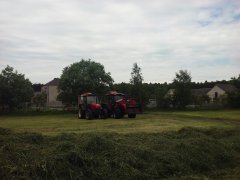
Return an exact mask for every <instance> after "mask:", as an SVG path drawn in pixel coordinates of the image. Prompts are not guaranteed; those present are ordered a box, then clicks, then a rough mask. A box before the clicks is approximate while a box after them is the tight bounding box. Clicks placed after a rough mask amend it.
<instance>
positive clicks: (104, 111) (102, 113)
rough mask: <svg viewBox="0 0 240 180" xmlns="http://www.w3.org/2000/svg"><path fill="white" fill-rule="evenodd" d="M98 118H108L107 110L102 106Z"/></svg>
mask: <svg viewBox="0 0 240 180" xmlns="http://www.w3.org/2000/svg"><path fill="white" fill-rule="evenodd" d="M100 118H101V119H106V118H108V111H107V109H106V108H103V109H102V110H101V113H100Z"/></svg>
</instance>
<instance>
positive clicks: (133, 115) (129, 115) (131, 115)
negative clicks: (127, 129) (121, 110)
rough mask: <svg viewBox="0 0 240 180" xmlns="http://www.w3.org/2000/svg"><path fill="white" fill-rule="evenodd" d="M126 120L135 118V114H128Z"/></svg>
mask: <svg viewBox="0 0 240 180" xmlns="http://www.w3.org/2000/svg"><path fill="white" fill-rule="evenodd" d="M128 118H136V114H128Z"/></svg>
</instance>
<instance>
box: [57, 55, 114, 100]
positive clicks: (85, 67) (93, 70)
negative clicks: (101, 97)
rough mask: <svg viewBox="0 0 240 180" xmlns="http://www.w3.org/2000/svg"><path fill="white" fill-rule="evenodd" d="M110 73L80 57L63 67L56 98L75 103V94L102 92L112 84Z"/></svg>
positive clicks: (101, 66) (97, 64) (100, 65)
mask: <svg viewBox="0 0 240 180" xmlns="http://www.w3.org/2000/svg"><path fill="white" fill-rule="evenodd" d="M112 83H113V79H112V77H111V75H110V73H106V72H105V70H104V66H103V65H102V64H100V63H96V62H94V61H91V60H90V59H89V60H84V59H82V60H81V61H80V62H77V63H73V64H71V65H70V66H67V67H65V68H64V69H63V72H62V75H61V78H60V82H59V89H60V94H59V96H58V99H59V100H61V101H62V102H63V103H64V104H76V102H77V96H78V95H79V94H81V93H84V92H92V93H97V94H103V93H104V92H106V90H108V88H109V87H110V86H111V85H112Z"/></svg>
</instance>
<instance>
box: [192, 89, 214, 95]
mask: <svg viewBox="0 0 240 180" xmlns="http://www.w3.org/2000/svg"><path fill="white" fill-rule="evenodd" d="M211 89H212V88H200V89H191V93H192V94H193V95H196V96H202V95H204V94H207V93H208V91H210V90H211Z"/></svg>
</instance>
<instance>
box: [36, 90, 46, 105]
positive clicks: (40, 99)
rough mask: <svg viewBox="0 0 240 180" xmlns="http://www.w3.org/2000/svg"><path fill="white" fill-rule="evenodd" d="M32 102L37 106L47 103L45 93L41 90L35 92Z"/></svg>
mask: <svg viewBox="0 0 240 180" xmlns="http://www.w3.org/2000/svg"><path fill="white" fill-rule="evenodd" d="M33 103H34V104H35V105H36V106H37V107H43V106H45V105H46V103H47V94H46V93H44V92H42V93H40V94H37V95H35V96H34V97H33Z"/></svg>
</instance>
